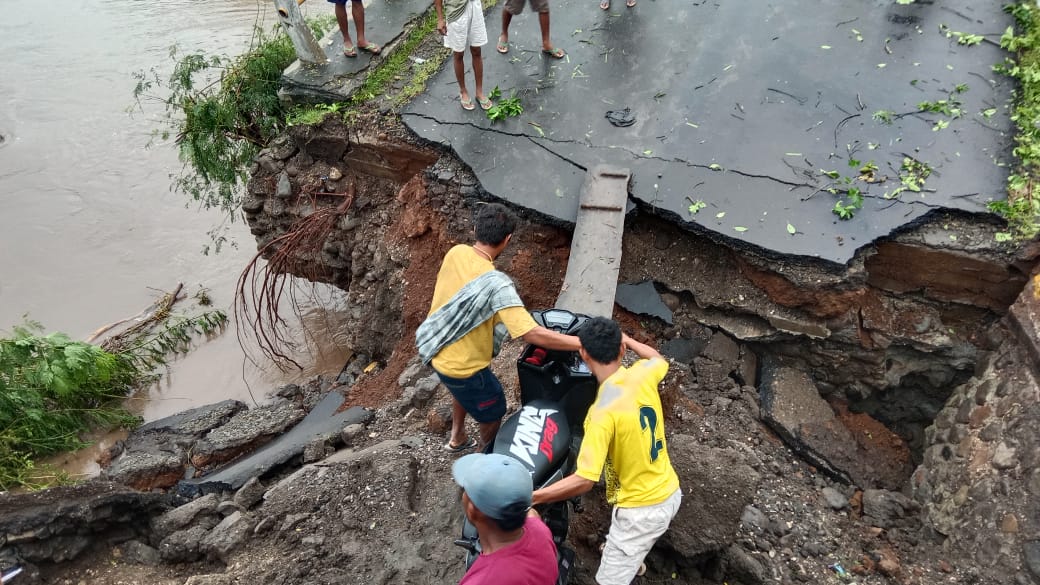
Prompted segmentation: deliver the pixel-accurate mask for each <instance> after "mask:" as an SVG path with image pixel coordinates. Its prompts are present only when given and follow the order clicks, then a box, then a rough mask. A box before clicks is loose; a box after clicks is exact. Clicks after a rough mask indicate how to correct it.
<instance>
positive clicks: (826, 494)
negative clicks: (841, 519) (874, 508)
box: [823, 487, 849, 510]
mask: <svg viewBox="0 0 1040 585" xmlns="http://www.w3.org/2000/svg"><path fill="white" fill-rule="evenodd" d="M823 499H824V501H825V502H827V505H828V506H830V507H831V508H833V509H835V510H843V509H845V508H846V507H848V505H849V500H848V498H846V497H845V495H844V494H842V493H841V492H839V491H838V490H836V489H834V488H831V487H825V488H823Z"/></svg>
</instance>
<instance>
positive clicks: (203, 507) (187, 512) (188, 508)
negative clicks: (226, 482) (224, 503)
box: [152, 494, 220, 539]
mask: <svg viewBox="0 0 1040 585" xmlns="http://www.w3.org/2000/svg"><path fill="white" fill-rule="evenodd" d="M219 505H220V496H218V495H217V494H206V495H205V496H202V497H201V498H198V499H196V500H193V501H191V502H188V503H187V504H184V505H183V506H179V507H177V508H174V509H173V510H170V511H169V512H167V513H165V514H163V515H162V516H160V517H158V518H156V519H155V521H154V522H152V530H153V531H154V532H155V534H156V536H157V537H158V538H159V539H163V538H165V537H166V536H167V535H169V534H170V533H172V532H175V531H177V530H181V529H182V528H185V527H187V526H188V525H189V524H191V523H192V522H193V521H194V520H195V518H196V517H198V516H205V515H212V516H216V515H217V506H219Z"/></svg>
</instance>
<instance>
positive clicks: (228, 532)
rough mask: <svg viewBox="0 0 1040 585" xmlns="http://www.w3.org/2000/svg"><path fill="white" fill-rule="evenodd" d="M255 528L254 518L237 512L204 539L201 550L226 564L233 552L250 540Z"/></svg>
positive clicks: (225, 519)
mask: <svg viewBox="0 0 1040 585" xmlns="http://www.w3.org/2000/svg"><path fill="white" fill-rule="evenodd" d="M255 526H256V522H255V521H254V520H253V518H252V516H250V515H248V514H243V513H242V512H235V513H234V514H232V515H230V516H228V517H227V518H224V519H223V520H222V521H221V522H220V524H217V525H216V526H215V527H214V528H213V530H211V531H210V532H209V534H207V535H206V537H205V538H203V539H202V542H200V543H199V550H200V551H201V552H203V553H205V554H207V555H208V556H210V557H216V558H219V559H220V560H221V561H223V562H225V563H226V562H228V558H229V556H230V554H231V552H233V551H234V550H235V549H236V548H238V547H239V546H241V545H242V543H244V542H245V541H246V540H247V539H248V538H249V536H250V535H251V534H252V533H253V528H254V527H255Z"/></svg>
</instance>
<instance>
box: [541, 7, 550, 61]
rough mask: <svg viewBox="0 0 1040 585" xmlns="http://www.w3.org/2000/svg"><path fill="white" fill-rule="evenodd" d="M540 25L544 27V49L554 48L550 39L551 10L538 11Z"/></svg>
mask: <svg viewBox="0 0 1040 585" xmlns="http://www.w3.org/2000/svg"><path fill="white" fill-rule="evenodd" d="M538 26H540V27H541V29H542V49H544V50H546V51H551V50H553V46H552V41H550V40H549V11H548V10H546V11H545V12H539V13H538Z"/></svg>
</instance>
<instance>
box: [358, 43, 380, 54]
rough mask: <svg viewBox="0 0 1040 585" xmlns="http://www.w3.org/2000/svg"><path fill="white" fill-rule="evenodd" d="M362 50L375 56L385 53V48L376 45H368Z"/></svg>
mask: <svg viewBox="0 0 1040 585" xmlns="http://www.w3.org/2000/svg"><path fill="white" fill-rule="evenodd" d="M361 50H362V51H364V52H366V53H372V54H373V55H378V54H379V53H382V52H383V48H382V47H380V46H379V45H377V44H375V43H368V44H367V45H365V46H364V47H361Z"/></svg>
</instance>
